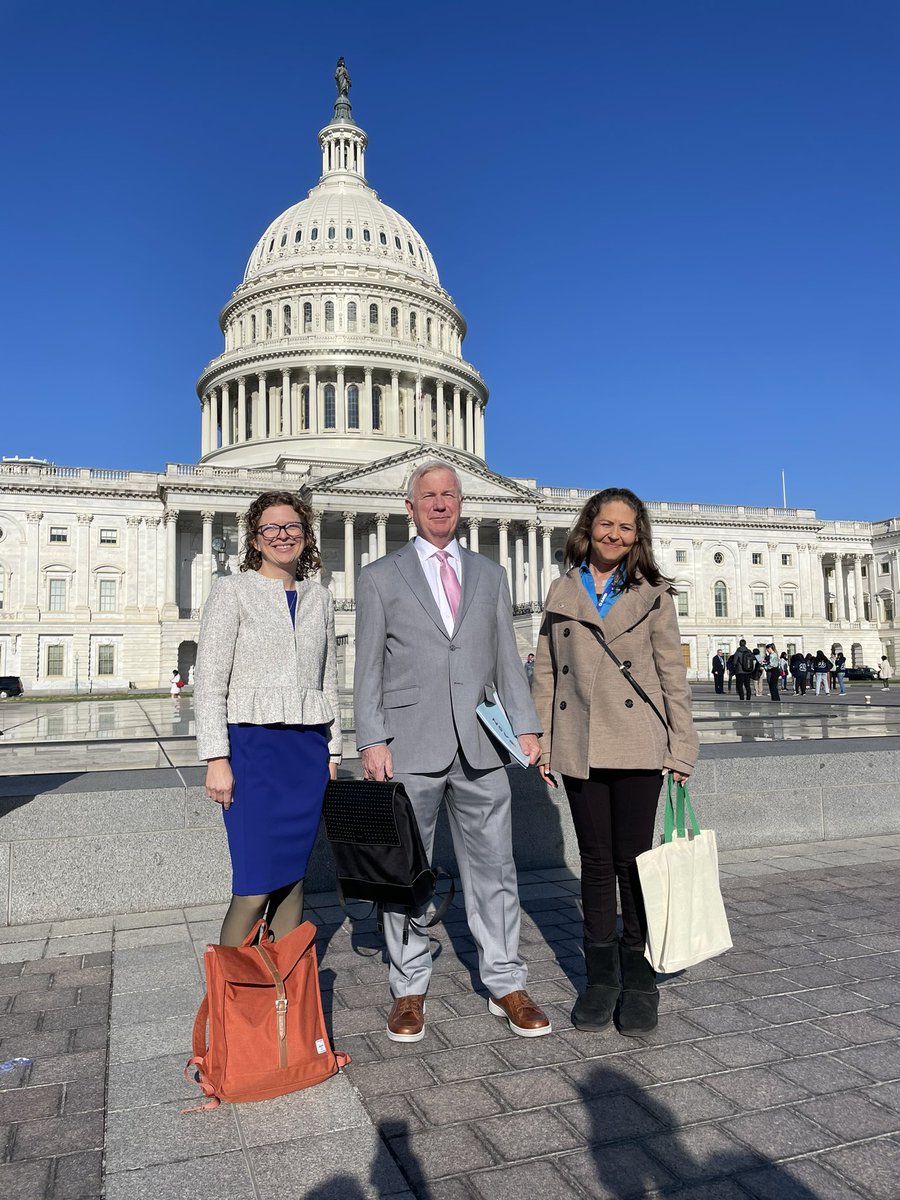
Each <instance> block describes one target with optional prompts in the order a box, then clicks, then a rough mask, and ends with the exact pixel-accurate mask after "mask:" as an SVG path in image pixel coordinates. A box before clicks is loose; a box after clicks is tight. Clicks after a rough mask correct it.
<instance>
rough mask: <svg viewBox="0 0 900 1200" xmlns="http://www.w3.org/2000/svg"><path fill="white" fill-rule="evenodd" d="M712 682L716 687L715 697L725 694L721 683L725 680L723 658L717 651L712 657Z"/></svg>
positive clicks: (720, 652) (719, 651)
mask: <svg viewBox="0 0 900 1200" xmlns="http://www.w3.org/2000/svg"><path fill="white" fill-rule="evenodd" d="M712 673H713V682H714V683H715V685H716V695H717V696H721V695H723V694H724V692H725V687H724V684H723V681H724V679H725V656H724V655H723V654H722V651H721V650H717V651H716V653H715V654H714V655H713V660H712Z"/></svg>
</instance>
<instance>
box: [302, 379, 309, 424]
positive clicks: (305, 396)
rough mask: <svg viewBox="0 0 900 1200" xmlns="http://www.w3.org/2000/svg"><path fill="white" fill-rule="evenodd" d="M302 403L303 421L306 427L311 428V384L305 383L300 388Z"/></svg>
mask: <svg viewBox="0 0 900 1200" xmlns="http://www.w3.org/2000/svg"><path fill="white" fill-rule="evenodd" d="M300 404H301V407H302V413H301V417H300V420H301V423H302V427H303V428H304V429H309V385H308V384H304V386H303V387H302V388H301V389H300Z"/></svg>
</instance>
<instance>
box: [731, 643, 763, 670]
mask: <svg viewBox="0 0 900 1200" xmlns="http://www.w3.org/2000/svg"><path fill="white" fill-rule="evenodd" d="M735 657H736V658H737V667H738V670H739V671H740V672H741V674H742V675H752V674H753V673H754V671H755V670H756V669H757V667H758V666H759V663H758V662H757V661H756V655H755V654H754V653H753V651H752V650H751V649H749V647H747V646H744V647H742V648H741V649H740V650H738V652H737V654H736V656H735Z"/></svg>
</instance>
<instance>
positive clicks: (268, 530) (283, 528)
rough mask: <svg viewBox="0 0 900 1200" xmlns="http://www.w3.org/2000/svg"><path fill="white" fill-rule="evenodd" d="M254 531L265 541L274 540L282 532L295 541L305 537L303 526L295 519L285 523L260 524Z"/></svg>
mask: <svg viewBox="0 0 900 1200" xmlns="http://www.w3.org/2000/svg"><path fill="white" fill-rule="evenodd" d="M256 533H257V536H259V537H261V538H262V539H263V540H264V541H266V542H274V541H275V539H276V538H277V537H278V536H279V534H282V533H283V534H284V536H285V537H289V538H290V539H291V540H292V541H295V542H297V541H299V540H300V539H301V538H305V537H306V534H305V532H304V529H303V526H302V525H300V524H298V522H296V521H290V522H288V524H287V525H260V526H259V527H258V528H257V530H256Z"/></svg>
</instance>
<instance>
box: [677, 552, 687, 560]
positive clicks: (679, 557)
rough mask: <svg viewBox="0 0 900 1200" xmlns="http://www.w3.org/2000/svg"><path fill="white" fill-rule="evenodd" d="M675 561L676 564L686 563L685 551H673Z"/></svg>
mask: <svg viewBox="0 0 900 1200" xmlns="http://www.w3.org/2000/svg"><path fill="white" fill-rule="evenodd" d="M675 561H676V562H687V550H676V551H675Z"/></svg>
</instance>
